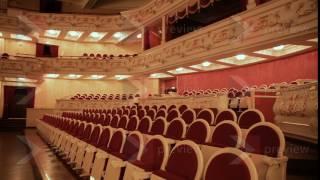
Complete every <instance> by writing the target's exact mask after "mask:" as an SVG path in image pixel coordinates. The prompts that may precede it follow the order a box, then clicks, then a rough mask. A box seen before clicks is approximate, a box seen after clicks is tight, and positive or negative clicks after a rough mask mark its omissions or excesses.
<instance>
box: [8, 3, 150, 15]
mask: <svg viewBox="0 0 320 180" xmlns="http://www.w3.org/2000/svg"><path fill="white" fill-rule="evenodd" d="M44 1H53V0H44ZM54 1H62V10H61V12H62V13H81V14H104V15H114V14H120V12H122V11H126V10H130V9H134V8H138V7H141V6H143V5H145V4H147V3H148V2H150V1H152V0H54ZM8 7H10V8H19V9H27V10H33V11H39V10H40V0H28V1H26V0H8Z"/></svg>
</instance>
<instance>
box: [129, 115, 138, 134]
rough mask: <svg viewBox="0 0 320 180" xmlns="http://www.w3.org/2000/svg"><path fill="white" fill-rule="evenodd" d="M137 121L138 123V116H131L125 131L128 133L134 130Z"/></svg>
mask: <svg viewBox="0 0 320 180" xmlns="http://www.w3.org/2000/svg"><path fill="white" fill-rule="evenodd" d="M138 121H139V118H138V116H131V117H130V119H129V122H128V125H127V128H126V130H128V131H134V130H136V129H137V127H138Z"/></svg>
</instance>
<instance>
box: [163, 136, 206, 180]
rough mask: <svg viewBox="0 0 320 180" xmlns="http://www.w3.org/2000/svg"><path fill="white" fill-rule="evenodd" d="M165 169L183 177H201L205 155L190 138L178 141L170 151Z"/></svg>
mask: <svg viewBox="0 0 320 180" xmlns="http://www.w3.org/2000/svg"><path fill="white" fill-rule="evenodd" d="M165 170H166V171H167V172H169V173H170V174H173V175H176V176H178V177H181V178H182V179H190V180H191V179H200V178H201V175H202V170H203V157H202V153H201V151H200V148H199V147H198V145H197V144H195V143H194V142H192V141H189V140H184V141H181V142H179V143H177V144H176V146H175V147H174V148H173V149H172V151H171V153H170V156H169V159H168V162H167V165H166V167H165Z"/></svg>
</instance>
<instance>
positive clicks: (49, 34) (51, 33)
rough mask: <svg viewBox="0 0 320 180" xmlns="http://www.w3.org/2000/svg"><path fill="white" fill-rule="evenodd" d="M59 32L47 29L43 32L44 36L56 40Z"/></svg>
mask: <svg viewBox="0 0 320 180" xmlns="http://www.w3.org/2000/svg"><path fill="white" fill-rule="evenodd" d="M60 32H61V31H60V30H54V29H49V30H46V31H45V33H44V36H47V37H54V38H56V37H58V36H59V35H60Z"/></svg>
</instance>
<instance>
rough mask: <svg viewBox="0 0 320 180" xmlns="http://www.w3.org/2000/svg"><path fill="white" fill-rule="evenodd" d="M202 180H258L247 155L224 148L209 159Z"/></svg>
mask: <svg viewBox="0 0 320 180" xmlns="http://www.w3.org/2000/svg"><path fill="white" fill-rule="evenodd" d="M203 179H204V180H212V179H223V180H235V179H236V180H258V173H257V170H256V167H255V165H254V163H253V162H252V160H251V159H250V157H249V156H248V154H246V153H244V152H242V151H241V150H238V149H235V148H224V149H221V150H219V151H218V152H216V153H214V154H213V155H212V156H211V157H210V159H209V161H208V163H207V165H206V167H205V170H204V176H203Z"/></svg>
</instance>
